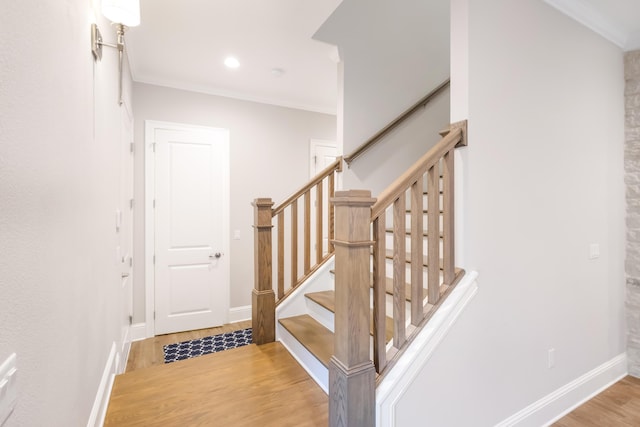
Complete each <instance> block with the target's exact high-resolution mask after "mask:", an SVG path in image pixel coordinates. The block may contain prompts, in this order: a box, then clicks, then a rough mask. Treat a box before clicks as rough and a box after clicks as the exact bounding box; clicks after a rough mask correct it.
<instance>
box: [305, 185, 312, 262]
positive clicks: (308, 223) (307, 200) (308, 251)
mask: <svg viewBox="0 0 640 427" xmlns="http://www.w3.org/2000/svg"><path fill="white" fill-rule="evenodd" d="M309 270H311V190H308V191H307V192H305V193H304V274H305V275H306V274H308V273H309Z"/></svg>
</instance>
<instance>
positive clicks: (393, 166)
mask: <svg viewBox="0 0 640 427" xmlns="http://www.w3.org/2000/svg"><path fill="white" fill-rule="evenodd" d="M314 38H316V39H318V40H321V41H325V42H328V43H332V44H336V45H338V46H339V50H340V56H341V60H342V61H343V64H341V67H339V69H340V74H341V75H340V78H339V81H341V82H342V84H343V86H342V91H341V94H340V96H339V99H341V101H342V105H340V106H339V107H338V108H339V110H338V111H340V112H341V114H342V116H341V119H342V128H341V129H342V133H341V135H339V140H341V141H342V145H343V150H344V151H343V152H344V153H345V154H349V153H350V152H352V151H353V150H354V149H355V148H357V147H358V146H360V145H361V144H362V143H364V142H365V141H366V140H368V139H369V138H370V137H371V136H372V135H374V134H375V133H376V132H378V131H379V130H380V129H381V128H382V127H384V126H385V125H386V124H387V123H389V122H390V121H391V120H393V119H394V118H396V117H397V116H398V115H399V114H400V113H402V112H403V111H405V110H406V109H407V108H409V107H410V106H412V105H413V104H414V103H416V102H417V101H418V100H420V99H421V98H422V97H423V96H424V95H426V94H427V93H428V92H430V91H431V90H433V89H434V88H435V87H437V86H438V85H439V84H440V83H442V82H443V81H445V80H446V79H447V78H448V77H449V1H448V0H437V1H428V2H426V1H424V0H403V1H402V2H390V1H380V0H375V1H370V0H344V1H343V2H342V3H341V4H340V6H338V8H337V9H336V10H335V12H334V13H333V14H332V15H331V16H330V17H329V19H328V20H327V21H326V22H325V23H324V24H323V25H322V26H321V28H320V29H319V30H318V32H317V33H316V34H315V36H314ZM448 124H449V93H448V92H446V93H443V94H441V95H439V96H438V98H437V99H436V100H434V102H433V103H432V104H429V105H428V106H427V108H426V109H425V110H424V111H421V112H419V113H418V114H416V116H414V117H413V118H412V119H410V121H409V122H406V123H405V124H404V125H403V126H402V128H401V129H397V130H395V131H393V132H392V133H391V134H389V135H387V136H386V137H385V139H384V141H381V142H378V145H376V146H375V147H374V148H373V149H371V150H370V151H367V152H366V153H365V154H363V156H362V157H360V158H358V159H357V160H355V161H354V162H353V163H352V164H351V167H350V168H349V169H346V170H345V172H344V173H343V181H342V182H343V188H345V189H348V188H364V189H368V190H371V191H372V194H374V195H376V194H378V193H379V192H380V191H381V190H383V189H384V188H386V186H387V185H389V184H390V183H391V182H393V180H394V179H395V178H396V177H397V176H399V175H400V174H401V173H402V172H404V170H406V169H407V168H408V167H409V166H410V165H411V164H412V163H413V162H415V161H416V160H417V159H418V157H419V156H420V155H422V154H424V153H425V152H426V151H427V150H428V149H429V147H430V146H432V145H433V144H434V143H435V142H437V141H438V140H439V139H440V136H439V135H438V131H440V130H442V129H443V128H444V127H446V126H447V125H448ZM373 171H375V173H373Z"/></svg>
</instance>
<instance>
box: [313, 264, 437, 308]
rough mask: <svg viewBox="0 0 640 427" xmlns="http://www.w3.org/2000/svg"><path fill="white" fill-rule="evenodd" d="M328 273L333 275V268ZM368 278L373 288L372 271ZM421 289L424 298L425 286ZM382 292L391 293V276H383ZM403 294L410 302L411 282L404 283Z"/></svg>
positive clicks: (425, 293)
mask: <svg viewBox="0 0 640 427" xmlns="http://www.w3.org/2000/svg"><path fill="white" fill-rule="evenodd" d="M329 273H331V274H334V275H335V274H336V272H335V270H329ZM369 278H370V279H371V281H370V282H369V287H371V288H373V273H370V274H369ZM422 290H423V295H424V296H425V298H426V296H427V288H422ZM384 292H385V293H386V294H388V295H393V279H392V278H391V277H385V283H384ZM404 295H405V299H406V300H407V301H409V302H411V284H410V283H406V284H405V288H404ZM321 305H322V304H321Z"/></svg>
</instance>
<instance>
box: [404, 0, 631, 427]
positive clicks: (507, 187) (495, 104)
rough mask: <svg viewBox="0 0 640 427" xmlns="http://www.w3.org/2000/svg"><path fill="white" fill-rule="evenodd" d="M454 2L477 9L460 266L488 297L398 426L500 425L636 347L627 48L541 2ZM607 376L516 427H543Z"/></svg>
mask: <svg viewBox="0 0 640 427" xmlns="http://www.w3.org/2000/svg"><path fill="white" fill-rule="evenodd" d="M454 3H456V8H455V9H454V10H456V11H457V12H456V14H455V15H454V16H452V19H453V21H454V23H456V24H458V23H459V22H457V20H458V19H461V20H462V21H463V22H464V21H466V16H465V15H466V12H467V9H466V7H467V6H468V66H469V70H468V92H467V93H466V94H463V95H464V96H463V98H462V99H459V98H458V97H452V100H451V102H452V111H453V110H454V109H455V111H458V112H459V111H463V110H464V109H465V107H464V104H466V103H467V102H468V119H469V146H468V147H467V148H465V149H462V150H459V153H460V158H461V160H462V162H461V163H460V166H458V165H456V168H459V167H460V168H462V169H463V174H464V176H465V179H464V182H463V187H462V188H461V191H463V192H464V237H463V238H464V248H463V251H464V256H465V257H464V259H465V263H464V265H460V267H464V268H465V269H467V270H476V271H478V273H479V277H478V285H479V291H478V294H477V295H476V296H475V298H474V299H473V300H472V301H471V303H470V305H469V306H468V308H467V309H466V311H465V312H464V313H462V315H461V317H460V318H459V319H458V321H457V323H456V324H455V325H454V327H453V328H452V329H451V331H450V333H449V334H448V335H447V336H446V337H445V338H444V340H443V341H442V343H441V345H440V347H439V348H438V350H436V353H434V356H433V358H432V359H431V360H430V362H429V365H428V366H427V368H426V369H424V371H423V372H422V373H421V374H420V376H419V377H418V378H417V379H416V381H415V382H414V383H413V384H412V385H411V387H410V388H409V390H408V391H407V393H406V394H405V397H404V398H403V400H402V402H401V403H400V405H399V406H398V408H397V414H398V417H397V421H398V425H403V426H412V425H421V424H419V423H415V422H413V420H412V419H411V417H412V416H415V415H416V414H429V422H430V423H431V424H433V425H477V426H489V425H496V424H497V423H499V422H501V421H503V420H505V419H506V418H507V417H510V416H512V415H513V414H516V413H517V412H518V411H521V410H523V409H524V408H526V407H527V406H528V405H530V404H533V403H534V402H536V401H538V399H542V398H544V397H546V396H549V395H550V394H551V393H553V392H555V391H558V390H559V389H560V388H561V387H564V386H565V385H568V384H569V383H571V382H572V381H574V380H576V379H578V378H580V377H581V376H583V375H585V374H587V373H588V372H589V371H591V370H593V369H596V368H598V367H601V366H602V365H603V364H605V363H606V362H609V361H611V360H613V359H614V358H616V357H617V356H619V355H622V354H624V352H625V349H626V348H625V347H626V346H625V333H624V330H625V322H624V294H625V289H624V264H623V261H624V244H625V243H624V180H623V144H624V115H625V113H624V98H623V91H624V73H623V60H622V59H623V55H622V52H621V50H620V49H619V48H618V47H616V46H614V45H612V44H611V43H609V42H608V41H606V40H604V39H603V38H601V37H600V36H598V35H596V34H595V33H593V32H591V31H590V30H588V29H586V28H585V27H583V26H581V25H580V24H578V23H577V22H575V21H573V20H572V19H570V18H568V17H566V16H564V15H562V14H561V13H559V12H558V11H557V10H555V9H553V8H551V7H550V6H548V5H546V4H544V3H543V2H541V1H538V0H521V1H518V2H513V1H511V0H482V1H477V0H462V1H458V0H456V1H455V2H454ZM459 3H465V5H460V4H459ZM458 12H461V13H460V14H458ZM463 25H465V24H463ZM452 27H454V28H455V26H452ZM453 39H454V37H452V40H453ZM456 39H457V37H456ZM458 41H460V42H462V43H461V44H460V45H459V44H455V45H452V52H457V50H459V49H465V48H464V45H465V44H466V41H465V40H458ZM462 62H464V61H462ZM458 63H461V62H458ZM454 83H455V82H454ZM459 103H462V104H463V105H459ZM457 231H458V230H456V232H457ZM592 243H597V244H599V245H600V257H599V258H597V259H592V260H590V259H589V245H590V244H592ZM552 348H553V349H555V367H554V368H552V369H549V367H548V351H549V349H552ZM616 360H617V359H616ZM616 368H617V369H620V368H622V370H623V372H624V362H622V363H621V364H618V365H616ZM614 373H615V371H614ZM602 374H603V375H602V376H596V379H595V380H594V381H592V382H589V383H586V384H584V385H583V386H584V388H583V389H580V388H578V389H577V390H571V389H569V390H564V392H563V393H562V394H560V395H556V396H555V397H553V398H551V399H550V400H549V401H548V402H547V403H549V404H550V405H549V406H548V407H545V406H544V405H541V407H538V408H536V409H540V410H541V411H540V413H536V411H535V410H534V411H532V413H530V414H529V416H528V417H525V418H526V421H525V422H522V423H519V424H517V425H538V426H539V425H546V424H547V422H548V421H550V419H549V418H545V417H548V416H549V415H550V414H554V415H559V411H562V410H563V409H566V408H567V407H566V406H563V405H566V404H567V403H568V404H575V403H578V401H575V400H573V399H575V398H576V397H578V398H582V397H587V395H588V394H589V393H592V392H594V391H596V389H597V387H599V386H601V385H604V384H603V383H600V382H599V381H602V379H603V378H604V379H605V380H606V381H609V380H612V379H613V378H611V377H610V376H609V375H611V374H610V372H609V371H607V370H606V369H604V370H603V372H602ZM616 375H618V374H617V373H616ZM605 384H606V383H605ZM594 385H595V386H596V388H595V389H594V388H593V387H594ZM585 391H586V392H587V393H586V395H584V394H582V395H581V393H584V392H585ZM460 408H464V410H462V411H461V410H459V409H460ZM554 410H555V411H556V412H555V413H554ZM537 417H540V418H537ZM414 419H415V418H414ZM509 425H513V424H509Z"/></svg>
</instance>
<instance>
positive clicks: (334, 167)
mask: <svg viewBox="0 0 640 427" xmlns="http://www.w3.org/2000/svg"><path fill="white" fill-rule="evenodd" d="M333 172H342V157H338V158H337V159H336V160H335V161H334V162H333V163H331V164H330V165H329V166H327V167H326V168H324V169H323V170H321V171H320V172H319V173H318V174H317V175H316V176H314V177H313V178H311V180H310V181H309V182H307V183H306V184H305V185H304V187H302V188H301V189H299V190H298V191H296V192H295V193H293V194H292V195H291V196H289V197H287V198H286V199H285V201H284V202H282V203H280V204H279V205H278V206H276V207H275V208H273V211H272V216H276V215H278V214H279V213H280V212H282V211H283V210H284V209H285V208H286V207H287V206H289V205H290V204H291V203H293V201H294V200H297V199H298V198H300V196H302V195H303V194H304V193H306V192H307V191H309V190H311V189H312V188H313V187H314V186H315V185H316V184H318V183H319V182H321V181H322V180H323V179H325V178H326V177H327V176H329V175H331V174H332V173H333Z"/></svg>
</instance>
